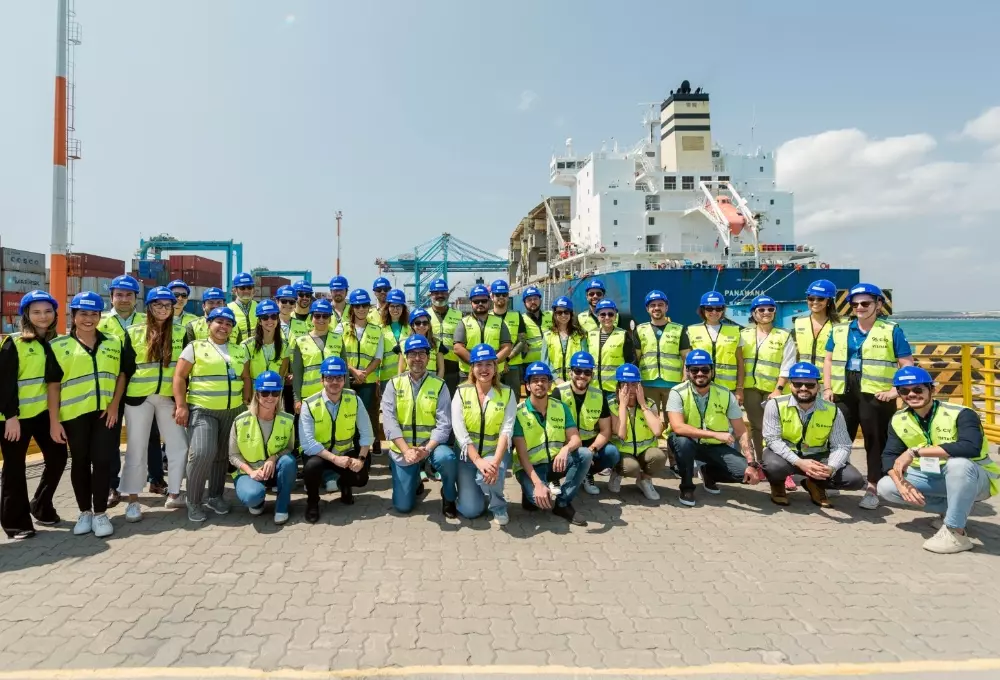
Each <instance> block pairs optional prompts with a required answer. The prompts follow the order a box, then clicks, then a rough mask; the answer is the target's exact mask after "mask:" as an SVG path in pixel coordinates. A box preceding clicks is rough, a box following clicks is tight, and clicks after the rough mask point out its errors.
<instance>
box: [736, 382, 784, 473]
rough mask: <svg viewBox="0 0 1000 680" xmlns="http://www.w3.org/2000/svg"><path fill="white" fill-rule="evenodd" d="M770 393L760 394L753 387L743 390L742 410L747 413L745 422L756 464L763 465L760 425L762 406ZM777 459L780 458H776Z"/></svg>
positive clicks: (762, 440)
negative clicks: (747, 423) (748, 426)
mask: <svg viewBox="0 0 1000 680" xmlns="http://www.w3.org/2000/svg"><path fill="white" fill-rule="evenodd" d="M769 394H770V392H761V391H760V390H758V389H757V388H755V387H748V388H746V389H745V390H743V408H744V409H745V410H746V412H747V420H749V421H750V440H751V441H752V442H753V455H754V458H756V459H757V462H758V463H760V464H761V465H763V462H762V461H761V456H763V455H764V432H763V430H762V424H763V422H764V404H766V403H767V395H769ZM778 457H779V458H780V457H781V456H778Z"/></svg>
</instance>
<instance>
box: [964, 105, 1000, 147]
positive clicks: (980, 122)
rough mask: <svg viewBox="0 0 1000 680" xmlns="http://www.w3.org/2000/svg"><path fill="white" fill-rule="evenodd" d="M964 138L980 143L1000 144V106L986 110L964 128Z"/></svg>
mask: <svg viewBox="0 0 1000 680" xmlns="http://www.w3.org/2000/svg"><path fill="white" fill-rule="evenodd" d="M962 136H963V137H969V138H970V139H975V140H976V141H979V142H990V143H995V142H1000V106H994V107H993V108H991V109H986V110H985V111H984V112H983V113H982V115H980V116H979V117H978V118H973V119H972V120H970V121H969V122H968V123H966V124H965V127H964V128H962Z"/></svg>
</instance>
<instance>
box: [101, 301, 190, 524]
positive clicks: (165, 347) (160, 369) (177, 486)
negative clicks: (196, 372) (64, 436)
mask: <svg viewBox="0 0 1000 680" xmlns="http://www.w3.org/2000/svg"><path fill="white" fill-rule="evenodd" d="M175 302H176V298H175V297H174V294H173V292H172V291H171V290H170V289H169V288H163V287H160V288H153V289H151V290H150V291H149V292H148V293H147V294H146V319H145V322H144V323H142V324H140V325H135V326H129V328H128V329H127V330H126V335H125V348H124V350H123V352H124V354H123V357H124V360H123V363H126V364H131V363H133V362H134V363H135V373H133V374H132V377H131V378H130V379H129V381H128V387H127V389H126V390H125V417H126V418H127V419H128V429H127V433H128V437H127V443H126V447H125V465H124V467H123V469H122V481H121V485H120V486H119V488H118V493H120V494H121V495H123V496H127V497H128V505H127V506H126V507H125V521H126V522H138V521H139V520H141V519H142V508H141V507H140V506H139V491H140V490H142V486H143V483H144V482H145V481H146V474H145V472H146V471H145V466H144V463H145V462H146V452H147V448H148V446H149V432H150V429H151V428H152V427H153V422H154V420H155V422H156V427H157V429H158V430H159V432H160V437H162V438H163V441H164V443H165V444H166V448H167V500H166V503H165V507H167V508H171V509H173V508H183V507H184V501H183V500H182V499H181V497H180V494H181V481H182V480H183V479H184V458H185V456H186V455H187V443H188V442H187V432H186V431H185V430H184V428H183V427H181V426H180V425H178V424H177V423H176V422H175V421H174V399H173V385H174V369H175V368H176V367H177V360H178V359H180V356H181V351H182V350H183V349H184V334H185V328H184V327H183V326H180V325H178V324H176V323H174V319H173V316H174V315H173V306H174V303H175Z"/></svg>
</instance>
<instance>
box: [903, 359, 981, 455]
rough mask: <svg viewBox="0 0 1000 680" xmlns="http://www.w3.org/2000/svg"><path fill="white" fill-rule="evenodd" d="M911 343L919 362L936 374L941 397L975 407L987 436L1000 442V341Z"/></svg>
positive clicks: (933, 374) (938, 391) (935, 377)
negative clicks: (999, 408)
mask: <svg viewBox="0 0 1000 680" xmlns="http://www.w3.org/2000/svg"><path fill="white" fill-rule="evenodd" d="M910 344H911V346H912V348H913V356H914V359H915V360H916V362H917V364H918V365H919V366H921V367H923V368H925V369H927V371H928V372H930V374H931V375H932V376H934V380H935V383H936V385H937V393H938V395H939V397H940V398H941V399H945V400H947V401H950V402H953V403H956V404H964V405H965V406H968V407H970V408H973V409H975V410H976V411H977V412H978V413H979V417H980V418H982V421H983V430H984V431H985V432H986V438H987V439H989V440H990V441H991V442H993V443H994V444H1000V411H998V410H997V405H998V403H1000V378H998V375H1000V342H926V343H925V342H915V343H910Z"/></svg>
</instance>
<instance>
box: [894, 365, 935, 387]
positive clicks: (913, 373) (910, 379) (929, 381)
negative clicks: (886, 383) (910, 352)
mask: <svg viewBox="0 0 1000 680" xmlns="http://www.w3.org/2000/svg"><path fill="white" fill-rule="evenodd" d="M933 384H934V378H932V377H931V374H930V373H928V372H927V371H926V370H924V369H923V368H920V367H919V366H903V367H902V368H901V369H899V370H898V371H896V375H894V376H892V386H893V387H912V386H913V385H933Z"/></svg>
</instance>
